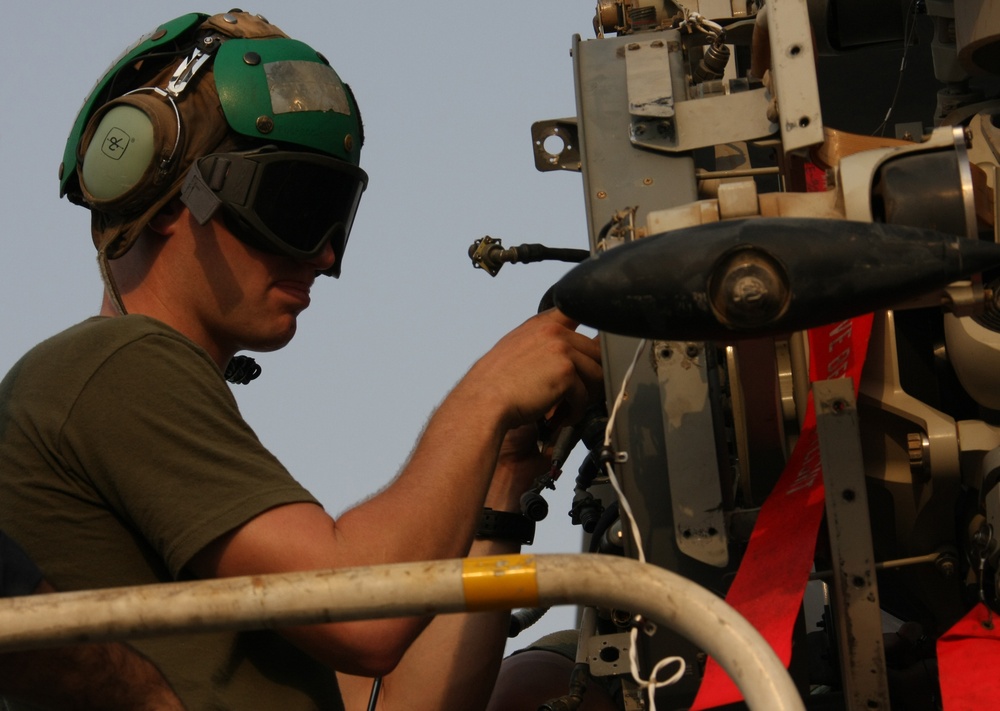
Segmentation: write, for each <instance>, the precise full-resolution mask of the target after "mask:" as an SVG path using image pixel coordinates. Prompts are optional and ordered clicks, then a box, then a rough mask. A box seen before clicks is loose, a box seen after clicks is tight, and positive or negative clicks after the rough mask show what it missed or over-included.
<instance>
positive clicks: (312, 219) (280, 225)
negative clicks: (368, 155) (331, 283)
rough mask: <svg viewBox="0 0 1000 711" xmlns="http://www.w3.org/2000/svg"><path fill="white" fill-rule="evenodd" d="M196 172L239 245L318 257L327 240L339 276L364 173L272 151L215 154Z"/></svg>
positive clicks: (343, 165) (307, 156)
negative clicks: (213, 197)
mask: <svg viewBox="0 0 1000 711" xmlns="http://www.w3.org/2000/svg"><path fill="white" fill-rule="evenodd" d="M195 169H196V170H197V171H198V173H199V175H200V177H201V180H200V182H201V184H202V185H203V186H204V187H206V188H208V189H209V190H210V191H211V192H212V193H213V194H214V195H215V199H217V200H218V202H219V204H221V206H222V207H223V208H224V210H225V213H226V215H227V217H228V218H229V219H227V221H226V222H227V225H228V226H229V227H230V229H231V230H232V232H233V233H234V234H235V235H236V236H237V237H238V238H239V239H241V240H242V241H244V242H246V243H248V244H250V245H251V246H253V247H256V248H258V249H263V250H266V251H269V252H274V253H277V254H284V255H288V256H291V257H294V258H296V259H310V258H312V257H314V256H316V255H317V254H319V252H320V251H321V250H322V249H323V247H324V245H325V244H326V242H327V241H328V240H329V241H330V243H331V245H332V247H333V250H334V253H335V254H336V257H337V261H336V263H335V264H334V267H333V268H332V269H330V270H329V271H327V272H325V273H327V274H330V275H332V276H339V274H340V265H341V262H342V261H343V254H344V248H345V246H346V244H347V237H348V235H349V234H350V231H351V226H352V225H353V223H354V216H355V214H356V213H357V210H358V204H359V203H360V201H361V193H362V192H364V190H365V188H366V187H367V185H368V176H367V174H366V173H365V172H364V171H363V170H361V169H360V168H358V167H356V166H354V165H351V164H349V163H345V162H344V161H341V160H337V159H336V158H331V157H329V156H324V155H319V154H316V153H302V152H295V151H279V150H273V149H261V150H258V151H251V152H247V153H217V154H212V155H209V156H206V157H204V158H202V159H201V160H199V161H198V163H197V164H196V167H195Z"/></svg>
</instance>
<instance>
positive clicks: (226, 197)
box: [0, 10, 602, 711]
mask: <svg viewBox="0 0 1000 711" xmlns="http://www.w3.org/2000/svg"><path fill="white" fill-rule="evenodd" d="M362 142H363V135H362V129H361V122H360V119H359V117H358V112H357V107H356V105H355V102H354V98H353V96H352V94H351V92H350V90H349V89H348V87H347V86H346V85H345V84H343V83H342V82H341V81H340V79H339V78H338V77H337V75H336V73H335V72H334V71H333V70H332V69H331V68H330V67H329V65H328V64H326V61H325V59H323V57H322V55H320V54H318V53H317V52H316V51H315V50H313V49H312V48H310V47H308V46H306V45H304V44H302V43H300V42H296V41H294V40H291V39H289V38H287V36H285V35H284V34H283V33H282V32H281V31H280V30H278V29H277V28H276V27H274V26H273V25H270V24H269V23H267V22H266V21H265V20H263V19H262V18H260V17H256V16H252V15H250V14H247V13H243V12H240V11H236V10H234V11H231V12H229V13H225V14H222V15H215V16H212V17H208V16H205V15H187V16H184V17H181V18H177V19H176V20H174V21H172V22H169V23H166V24H165V25H163V26H161V27H160V28H158V29H157V31H156V32H154V33H153V34H151V35H149V36H147V37H146V38H143V39H142V40H141V41H140V42H139V43H137V44H136V45H135V46H134V47H133V48H132V49H131V50H130V51H129V52H127V53H126V55H125V56H124V57H123V58H122V59H121V60H120V61H118V62H117V63H116V64H115V65H114V66H113V67H112V69H111V70H110V71H109V72H108V74H107V75H106V76H105V77H104V78H102V79H101V80H100V81H99V82H98V84H97V86H96V87H95V90H94V92H93V94H92V95H91V96H90V97H89V98H88V99H87V101H86V102H85V104H84V107H83V109H82V110H81V114H80V116H79V118H78V120H77V122H76V124H75V126H74V129H73V132H72V133H71V136H70V140H69V142H68V146H67V152H66V158H65V160H64V170H63V173H62V188H63V192H64V193H65V194H67V195H68V196H69V197H70V198H71V199H72V200H74V201H76V202H80V203H82V204H84V205H86V206H87V207H89V208H90V210H91V214H92V227H93V229H92V231H93V237H94V242H95V246H96V247H97V249H98V256H99V260H100V263H101V265H102V273H103V276H104V280H105V285H106V289H105V297H104V302H103V305H102V309H101V316H100V317H96V318H93V319H90V320H88V321H86V322H84V323H82V324H78V325H77V326H75V327H73V328H70V329H69V330H68V331H66V332H64V333H62V334H59V335H57V336H55V337H54V338H52V339H50V340H48V341H46V342H44V343H43V344H40V345H39V346H37V347H36V348H35V349H33V350H32V351H31V352H29V354H28V355H26V356H25V358H23V359H22V360H21V361H20V362H19V363H18V364H17V365H15V366H14V368H13V369H12V370H11V372H10V373H9V374H8V376H7V377H6V378H5V380H4V381H3V383H2V384H0V464H2V467H0V469H2V471H3V474H2V476H3V486H4V490H5V496H4V497H0V499H2V500H0V525H3V526H4V527H6V528H7V529H8V530H9V531H10V532H11V533H12V534H13V535H16V536H17V537H18V538H19V539H20V540H21V541H22V543H23V544H24V546H25V547H26V548H27V549H28V551H29V553H30V554H31V555H32V556H33V557H34V558H35V559H36V560H37V561H39V563H41V564H42V565H43V566H44V568H45V570H46V574H47V575H49V576H50V577H51V578H52V580H53V582H54V583H55V585H56V586H57V587H58V588H59V589H80V588H94V587H103V586H115V585H133V584H142V583H151V582H160V581H167V580H174V579H190V578H207V577H222V576H234V575H246V574H267V573H279V572H283V571H295V570H308V569H322V568H331V567H345V566H356V565H372V564H381V563H390V562H400V561H413V560H426V559H439V558H452V557H460V556H465V555H470V554H471V555H489V554H501V553H511V552H514V551H516V550H517V549H518V546H519V545H520V544H521V543H522V542H525V541H526V532H525V531H524V530H523V524H524V522H523V521H521V520H520V518H519V516H518V515H517V514H516V512H517V510H518V501H519V497H520V495H521V494H522V493H523V492H524V491H525V490H526V489H527V488H529V486H530V485H531V483H532V482H533V481H534V479H535V477H536V476H537V475H538V474H540V473H541V472H543V471H545V470H546V462H545V458H544V457H543V456H542V455H541V454H539V451H538V448H537V446H536V440H537V427H536V423H537V422H538V421H539V420H540V419H542V418H546V419H547V420H548V421H549V422H550V424H552V425H554V426H559V425H561V424H565V423H572V422H573V421H575V419H576V418H578V417H579V415H580V414H582V412H583V410H584V409H585V407H586V406H587V405H588V403H589V402H590V401H591V400H593V399H595V398H596V397H599V396H600V393H601V389H602V381H601V371H600V364H599V348H598V345H597V344H596V342H595V341H593V340H592V339H589V338H586V337H584V336H582V335H580V334H578V333H576V332H575V330H574V329H575V324H573V323H572V322H570V321H569V320H568V319H567V318H565V317H564V316H563V315H561V314H559V313H558V312H548V313H544V314H540V315H538V316H536V317H534V318H532V319H530V320H529V321H527V322H525V323H524V324H523V325H522V326H521V327H520V328H518V329H516V330H514V331H513V332H511V333H510V334H508V335H507V336H505V337H504V338H503V339H502V340H501V341H500V342H499V343H498V344H497V345H496V346H495V347H494V348H493V349H492V350H491V351H490V352H489V353H487V354H486V355H485V356H484V357H483V358H482V359H480V360H479V361H478V362H477V363H475V364H474V365H473V367H472V368H471V369H470V371H469V372H468V373H467V374H466V376H465V377H464V378H463V379H462V380H461V381H460V382H459V383H458V385H457V386H456V387H455V388H454V390H453V391H452V392H451V393H450V394H449V395H448V396H447V397H446V398H445V400H444V401H443V402H442V404H441V406H440V407H439V409H438V410H437V412H436V413H435V414H434V415H433V416H432V417H431V419H430V420H429V422H428V423H427V426H426V429H425V431H424V433H423V434H422V436H421V438H420V441H419V442H418V445H417V446H416V448H415V449H414V451H413V453H412V455H411V457H410V459H409V461H408V462H407V464H406V466H405V467H404V468H403V469H402V471H401V472H400V474H399V475H398V477H397V478H396V479H395V480H394V481H393V483H392V484H391V485H390V486H388V487H386V488H385V489H384V490H383V491H381V492H379V493H378V494H376V495H374V496H373V497H372V498H370V499H369V500H367V501H365V502H363V503H362V504H360V505H358V506H357V507H355V508H353V509H351V510H350V511H348V512H347V513H345V514H344V515H342V516H341V517H340V518H339V519H337V520H336V521H335V520H333V519H332V518H331V517H330V516H329V515H328V514H327V513H326V512H325V511H324V510H323V508H322V507H321V506H320V505H319V504H318V502H317V501H316V500H315V499H314V498H313V497H312V496H311V495H310V494H309V493H308V492H307V491H305V490H304V489H303V488H302V487H301V486H300V485H299V484H298V483H297V482H296V481H295V480H294V479H293V478H292V477H291V475H290V474H289V473H288V472H287V471H286V470H285V469H284V468H283V467H282V466H281V465H280V464H279V463H278V462H277V461H276V460H275V459H274V457H273V456H272V455H270V453H268V452H267V450H266V449H264V447H263V446H262V445H261V444H260V442H259V441H258V440H257V439H256V437H255V436H254V435H253V433H252V432H251V431H250V429H249V427H248V426H247V424H246V423H245V422H244V421H243V419H242V418H241V417H240V415H239V412H238V409H237V407H236V403H235V401H234V400H233V398H232V395H231V393H230V392H229V389H228V387H227V386H226V385H225V383H224V382H223V373H224V372H226V371H229V373H230V376H231V377H232V378H234V379H236V380H244V379H246V373H245V372H244V373H240V372H239V371H240V370H241V369H240V368H238V367H237V368H231V367H230V364H231V363H233V357H234V356H235V355H236V353H237V351H240V350H274V349H277V348H281V347H282V346H284V345H285V344H286V343H288V342H289V340H290V339H291V338H292V336H293V335H294V333H295V328H296V319H297V316H298V315H299V313H301V312H302V311H303V310H304V309H305V308H306V307H307V306H308V305H309V292H310V289H311V287H312V285H313V282H314V279H315V278H316V276H317V275H319V274H330V275H334V276H335V275H337V274H338V273H339V270H340V266H341V264H342V259H343V251H344V247H345V245H346V242H347V237H348V234H349V231H350V227H351V223H352V221H353V218H354V212H355V210H356V208H357V205H358V201H359V199H360V196H361V193H362V191H363V190H364V188H365V185H366V183H367V176H366V175H365V174H364V172H363V171H362V170H361V169H360V168H359V167H358V159H359V154H360V148H361V145H362ZM249 375H250V376H252V375H253V373H252V372H251V373H249ZM325 444H326V443H324V445H325ZM484 506H485V507H487V508H491V509H493V510H494V512H499V513H494V514H491V518H489V519H483V520H485V521H487V522H489V521H493V520H494V519H495V518H499V519H500V520H501V524H502V525H488V526H486V527H485V528H478V532H477V527H479V522H480V520H481V518H483V517H482V516H481V514H482V510H483V507H484ZM507 519H509V520H507ZM505 631H506V616H505V615H500V614H476V615H449V616H442V617H440V618H437V619H434V620H428V619H397V620H382V621H370V622H356V623H344V624H330V625H315V626H309V627H301V628H295V629H283V630H280V632H271V631H262V632H249V633H240V634H229V633H221V634H194V635H185V636H176V637H170V638H166V639H152V640H137V641H136V642H135V644H136V646H137V647H138V648H139V649H140V650H141V651H142V652H143V653H144V654H146V655H147V656H148V657H150V658H151V659H152V660H153V661H154V662H155V663H156V664H157V665H158V666H159V667H160V668H161V669H162V670H163V672H164V674H165V675H166V677H167V678H168V679H169V680H170V682H171V684H172V685H173V686H174V688H175V689H176V690H177V692H178V695H179V696H180V697H181V698H182V700H183V701H184V702H185V703H186V704H187V705H188V706H189V707H190V708H192V709H201V708H213V709H216V708H218V709H227V708H231V709H251V708H253V709H257V708H261V709H263V708H267V709H271V708H275V709H277V708H280V709H283V710H285V709H287V710H290V711H294V710H295V709H338V708H344V707H346V708H349V709H358V708H364V706H363V704H365V703H367V701H368V698H369V695H370V693H371V689H372V679H371V677H374V676H383V677H384V681H383V683H382V685H381V698H380V701H379V709H385V710H386V711H389V710H391V709H406V710H408V711H419V710H420V709H444V708H461V709H475V708H483V707H484V706H485V704H486V701H487V698H488V696H489V692H490V688H491V685H492V681H493V679H494V678H495V674H496V669H497V666H498V665H499V661H500V655H501V653H502V649H503V640H504V633H505ZM334 670H335V671H336V672H337V675H336V676H335V675H334ZM338 677H339V684H338ZM341 696H342V697H343V703H342V702H341Z"/></svg>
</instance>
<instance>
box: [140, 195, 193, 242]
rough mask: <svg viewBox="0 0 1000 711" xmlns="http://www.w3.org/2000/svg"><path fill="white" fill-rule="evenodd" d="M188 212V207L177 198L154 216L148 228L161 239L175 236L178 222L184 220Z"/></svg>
mask: <svg viewBox="0 0 1000 711" xmlns="http://www.w3.org/2000/svg"><path fill="white" fill-rule="evenodd" d="M186 211H187V207H185V206H184V203H182V202H181V199H180V198H179V197H175V198H174V199H173V200H171V201H170V202H168V203H167V204H166V205H164V206H163V207H162V208H161V209H160V211H159V212H157V213H156V214H155V215H153V218H152V219H151V220H150V221H149V224H148V227H149V229H150V230H152V231H153V232H155V233H156V234H158V235H160V236H161V237H169V236H170V235H171V234H173V231H174V228H175V226H176V225H177V222H178V221H179V220H181V219H183V217H184V213H185V212H186Z"/></svg>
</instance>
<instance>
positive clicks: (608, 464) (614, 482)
mask: <svg viewBox="0 0 1000 711" xmlns="http://www.w3.org/2000/svg"><path fill="white" fill-rule="evenodd" d="M645 348H646V339H642V340H641V341H639V345H638V347H637V348H636V349H635V355H634V356H633V357H632V362H631V364H629V367H628V370H626V371H625V376H624V377H623V378H622V384H621V387H620V388H619V390H618V395H617V397H616V398H615V402H614V405H613V406H612V408H611V414H610V415H609V416H608V424H607V427H606V428H605V430H604V452H603V453H602V454H603V458H604V459H605V468H606V470H607V472H608V481H609V482H610V483H611V487H612V488H613V489H614V490H615V494H616V495H617V496H618V505H619V507H620V509H621V513H622V514H623V515H624V516H625V519H626V520H627V521H628V525H629V529H630V531H631V532H632V539H633V542H634V543H635V547H636V556H637V557H638V560H639V562H640V563H645V562H646V553H645V551H644V550H643V547H642V538H641V537H640V535H639V527H638V525H637V524H636V522H635V517H634V516H633V515H632V507H631V506H629V503H628V500H627V499H626V498H625V494H624V493H623V492H622V488H621V485H620V483H619V482H618V477H617V476H616V475H615V471H614V467H613V466H612V462H613V461H625V459H622V458H621V455H613V453H612V452H613V450H612V449H611V435H612V432H613V431H614V424H615V419H616V418H617V416H618V411H619V409H620V408H621V406H622V403H623V402H624V401H625V399H626V397H627V388H628V384H629V381H630V380H631V379H632V373H633V371H634V370H635V366H636V364H637V363H638V362H639V357H640V356H641V355H642V352H643V351H644V350H645ZM622 454H627V453H622ZM638 638H639V629H638V625H636V624H633V626H632V630H631V633H630V640H631V644H630V645H629V669H630V671H631V673H632V679H634V680H635V683H636V684H638V685H639V686H640V687H641V688H643V689H645V690H646V693H647V694H648V697H649V706H648V711H656V690H657V689H659V688H661V687H664V686H670V685H671V684H674V683H676V682H677V681H678V680H679V679H680V678H681V677H682V676H684V672H685V670H686V669H687V664H686V662H685V661H684V658H683V657H679V656H670V657H665V658H663V659H661V660H660V661H659V662H657V663H656V664H655V665H654V666H653V669H652V671H651V672H650V675H649V679H643V678H642V677H640V676H639V657H638V649H637V648H638ZM673 663H676V664H677V671H676V672H674V674H673V675H672V676H671V677H669V678H667V679H663V680H659V681H658V680H657V678H656V676H657V674H658V673H659V672H660V670H661V669H663V668H664V667H666V666H667V665H668V664H673Z"/></svg>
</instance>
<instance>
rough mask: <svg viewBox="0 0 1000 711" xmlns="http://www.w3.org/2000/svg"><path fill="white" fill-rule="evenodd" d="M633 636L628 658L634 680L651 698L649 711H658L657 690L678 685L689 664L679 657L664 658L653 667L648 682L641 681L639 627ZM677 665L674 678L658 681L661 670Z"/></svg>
mask: <svg viewBox="0 0 1000 711" xmlns="http://www.w3.org/2000/svg"><path fill="white" fill-rule="evenodd" d="M631 635H632V639H631V641H632V643H631V645H630V646H629V650H628V658H629V663H630V666H631V667H632V678H633V679H635V683H636V684H638V685H639V686H641V687H642V688H643V689H645V690H646V694H647V695H648V696H649V707H648V709H647V711H656V690H657V689H659V688H661V687H664V686H670V685H671V684H676V683H677V682H678V681H680V678H681V677H682V676H684V672H685V671H686V670H687V664H686V663H685V661H684V658H683V657H677V656H673V657H664V658H663V659H661V660H660V661H658V662H657V663H656V666H654V667H653V671H651V672H650V673H649V679H648V680H647V679H641V678H640V677H639V674H638V669H639V653H638V651H636V647H637V646H638V645H637V644H636V642H637V641H638V637H639V630H638V628H637V627H633V628H632V633H631ZM675 663H676V664H677V671H675V672H674V673H673V675H672V676H670V677H668V678H666V679H662V680H660V681H657V680H656V676H657V675H658V674H659V673H660V670H661V669H663V668H664V667H665V666H667V665H668V664H675Z"/></svg>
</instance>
